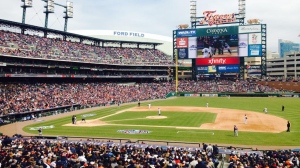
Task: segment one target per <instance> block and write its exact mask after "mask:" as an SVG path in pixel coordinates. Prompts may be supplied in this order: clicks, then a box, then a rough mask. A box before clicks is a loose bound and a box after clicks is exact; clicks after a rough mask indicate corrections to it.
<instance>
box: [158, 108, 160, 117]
mask: <svg viewBox="0 0 300 168" xmlns="http://www.w3.org/2000/svg"><path fill="white" fill-rule="evenodd" d="M158 115H159V116H160V108H158Z"/></svg>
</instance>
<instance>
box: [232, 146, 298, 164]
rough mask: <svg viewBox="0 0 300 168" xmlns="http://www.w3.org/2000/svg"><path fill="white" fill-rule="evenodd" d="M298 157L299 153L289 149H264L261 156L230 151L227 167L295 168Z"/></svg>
mask: <svg viewBox="0 0 300 168" xmlns="http://www.w3.org/2000/svg"><path fill="white" fill-rule="evenodd" d="M299 159H300V153H299V152H296V151H291V150H268V151H264V153H263V156H260V155H257V154H255V153H251V154H247V153H246V154H245V155H241V154H239V153H232V154H231V155H230V157H229V166H228V168H235V167H238V168H297V167H299Z"/></svg>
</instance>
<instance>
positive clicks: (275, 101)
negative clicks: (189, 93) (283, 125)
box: [23, 97, 300, 146]
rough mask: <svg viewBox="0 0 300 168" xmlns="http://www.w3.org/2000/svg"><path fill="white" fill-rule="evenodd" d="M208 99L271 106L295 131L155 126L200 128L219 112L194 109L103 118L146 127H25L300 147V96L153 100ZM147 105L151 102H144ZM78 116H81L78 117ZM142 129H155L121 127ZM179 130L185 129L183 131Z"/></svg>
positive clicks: (188, 100) (187, 102)
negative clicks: (211, 129) (181, 127)
mask: <svg viewBox="0 0 300 168" xmlns="http://www.w3.org/2000/svg"><path fill="white" fill-rule="evenodd" d="M206 102H208V103H209V106H210V107H218V108H231V109H241V110H250V111H255V112H259V113H262V112H263V108H264V107H267V108H268V112H269V114H268V115H276V116H279V117H282V118H284V119H287V120H289V121H290V122H291V123H292V126H291V131H292V132H289V133H287V132H282V133H256V132H242V131H239V137H234V136H233V131H214V135H212V134H210V132H212V131H209V130H178V129H175V128H165V127H164V128H159V127H151V126H154V125H162V126H186V127H198V126H200V124H201V123H205V122H213V120H214V119H215V114H212V113H190V112H173V113H172V112H164V111H163V112H162V114H163V115H165V116H168V118H167V119H159V120H145V119H139V118H144V117H145V116H154V115H157V111H153V112H151V111H150V112H141V113H138V112H126V113H120V114H117V115H113V116H111V117H107V118H104V119H103V121H105V122H107V123H114V124H130V125H144V126H97V127H65V126H62V125H64V124H67V123H70V122H71V118H70V117H65V118H61V119H56V120H53V121H47V122H43V123H37V124H34V125H31V126H27V127H25V128H24V129H23V130H24V131H26V132H29V133H34V134H37V131H32V130H29V128H30V127H38V126H48V125H54V126H55V128H54V129H45V130H44V131H43V134H45V135H65V136H72V135H73V136H92V137H93V136H94V137H111V138H129V139H152V140H171V141H186V142H200V143H202V142H206V143H219V144H220V143H222V144H237V145H238V144H239V145H267V146H300V143H299V137H300V123H298V122H299V114H300V108H299V104H300V99H297V98H235V97H231V99H227V98H221V97H220V98H202V97H179V98H176V99H167V100H161V101H156V102H152V103H151V104H152V106H202V107H204V106H205V104H206ZM142 105H143V106H147V105H148V103H142ZM282 105H284V106H285V111H284V112H282V111H281V106H282ZM133 106H135V105H126V106H121V107H120V108H118V107H111V108H105V109H101V110H98V111H91V112H88V114H91V113H95V114H96V116H93V117H87V118H86V119H87V120H88V119H95V118H100V117H103V116H106V115H109V114H113V113H115V112H117V111H119V110H123V109H126V108H130V107H133ZM78 119H80V118H79V117H78ZM129 129H135V130H136V129H140V130H148V131H151V133H150V134H122V133H118V132H117V130H129ZM178 131H184V132H179V133H177V132H178ZM298 131H299V132H298Z"/></svg>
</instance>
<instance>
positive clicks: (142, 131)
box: [117, 130, 151, 134]
mask: <svg viewBox="0 0 300 168" xmlns="http://www.w3.org/2000/svg"><path fill="white" fill-rule="evenodd" d="M117 132H119V133H123V134H149V133H150V132H151V131H148V130H118V131H117Z"/></svg>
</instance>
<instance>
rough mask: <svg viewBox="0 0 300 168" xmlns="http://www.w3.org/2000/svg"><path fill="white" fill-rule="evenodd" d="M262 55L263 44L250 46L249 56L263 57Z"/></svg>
mask: <svg viewBox="0 0 300 168" xmlns="http://www.w3.org/2000/svg"><path fill="white" fill-rule="evenodd" d="M261 53H262V47H261V44H252V45H249V48H248V56H250V57H251V56H252V57H253V56H261Z"/></svg>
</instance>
